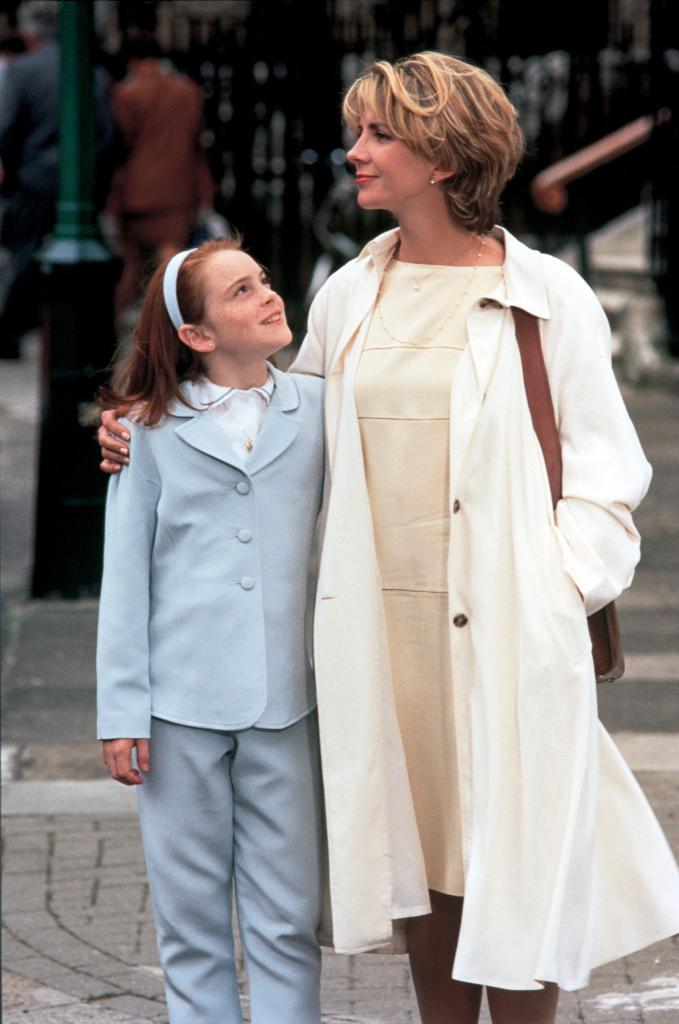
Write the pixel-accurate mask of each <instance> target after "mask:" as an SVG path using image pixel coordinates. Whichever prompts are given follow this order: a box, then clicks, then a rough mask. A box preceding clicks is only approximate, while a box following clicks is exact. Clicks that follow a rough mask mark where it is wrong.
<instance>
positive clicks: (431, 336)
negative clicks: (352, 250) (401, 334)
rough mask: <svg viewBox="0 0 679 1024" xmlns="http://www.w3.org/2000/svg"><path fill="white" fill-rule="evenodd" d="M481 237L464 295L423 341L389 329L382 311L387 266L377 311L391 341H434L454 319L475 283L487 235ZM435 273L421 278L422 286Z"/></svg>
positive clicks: (393, 254)
mask: <svg viewBox="0 0 679 1024" xmlns="http://www.w3.org/2000/svg"><path fill="white" fill-rule="evenodd" d="M477 237H478V236H477ZM480 237H481V244H480V246H479V251H478V252H477V254H476V261H475V263H474V266H473V267H472V272H471V274H470V275H469V279H468V281H467V284H466V286H465V289H464V291H463V292H462V295H461V296H460V298H459V299H458V301H457V302H456V303H455V305H454V306H453V308H452V309H451V311H450V313H448V315H447V316H446V317H444V319H443V320H442V321H441V323H440V324H438V325H437V326H436V327H435V328H434V330H433V331H432V332H431V334H428V335H426V336H425V337H424V338H423V339H422V341H414V342H413V341H405V340H404V339H403V338H397V337H396V335H395V334H393V333H392V331H391V330H390V329H389V326H388V324H387V323H386V321H385V319H384V315H383V313H382V291H383V288H384V282H385V279H386V270H387V268H386V267H385V271H384V273H383V274H382V280H381V282H380V289H379V292H378V293H377V301H376V303H375V312H376V313H377V316H378V318H379V321H380V323H381V324H382V329H383V330H384V333H385V334H386V335H387V337H388V338H390V339H391V341H395V342H396V344H397V345H409V346H411V347H413V346H418V345H423V344H425V343H426V342H429V341H432V340H433V339H434V338H435V337H436V335H437V334H438V333H439V331H442V330H443V328H444V327H445V326H446V324H447V323H448V322H449V321H450V320H452V318H453V317H454V316H455V314H456V313H457V311H458V309H459V308H460V306H461V305H462V303H463V302H464V300H465V299H466V297H467V295H468V294H469V290H470V289H471V286H472V284H473V283H474V278H475V277H476V271H477V270H478V266H479V261H480V259H481V253H482V252H483V247H484V246H485V244H486V236H485V235H481V236H480ZM397 251H398V250H397V249H394V251H393V252H392V254H391V260H390V262H391V261H393V259H394V257H395V255H396V252H397ZM441 265H442V266H446V264H441ZM434 269H438V268H434ZM433 273H434V271H433V270H431V271H430V272H429V273H428V274H427V275H426V276H425V277H423V278H420V282H419V284H420V286H421V285H422V282H423V281H425V280H426V278H427V277H430V276H431V274H433ZM415 291H419V287H416V288H415Z"/></svg>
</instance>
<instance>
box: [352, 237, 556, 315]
mask: <svg viewBox="0 0 679 1024" xmlns="http://www.w3.org/2000/svg"><path fill="white" fill-rule="evenodd" d="M493 233H494V234H495V236H496V237H498V236H499V237H501V238H502V240H503V241H504V246H505V261H504V264H503V270H504V289H503V288H502V287H500V288H499V289H498V291H497V292H494V293H493V294H491V295H489V296H488V298H491V299H495V300H496V301H497V302H499V303H500V305H502V306H518V308H519V309H525V311H526V312H527V313H532V314H533V316H537V317H539V318H540V319H541V320H549V318H550V309H549V295H548V292H547V282H546V280H545V273H544V270H543V265H542V254H541V253H540V252H538V251H537V250H535V249H529V248H528V246H527V245H524V244H523V242H520V241H519V240H518V238H515V237H514V235H512V234H511V233H510V232H509V231H507V230H506V228H501V227H496V228H494V229H493ZM398 238H399V229H398V228H391V230H389V231H385V232H384V233H383V234H381V235H378V236H377V238H373V239H372V241H370V242H368V244H367V245H366V246H365V247H364V248H363V249H362V250H361V252H360V253H359V254H358V256H357V260H363V259H367V260H371V261H372V263H373V264H374V266H375V267H376V268H377V270H378V272H379V273H380V274H381V273H382V271H383V270H384V268H385V267H386V265H387V263H388V261H389V258H390V256H391V254H392V252H393V251H394V248H395V247H396V243H397V242H398Z"/></svg>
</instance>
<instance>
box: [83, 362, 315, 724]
mask: <svg viewBox="0 0 679 1024" xmlns="http://www.w3.org/2000/svg"><path fill="white" fill-rule="evenodd" d="M272 373H273V375H274V379H275V384H276V387H275V390H274V392H273V395H272V398H271V404H270V406H269V410H268V412H267V415H266V418H265V420H264V423H263V426H262V429H261V431H260V433H259V434H258V436H257V439H256V441H255V447H254V450H253V451H252V452H251V454H250V455H249V456H247V458H245V459H244V461H243V462H240V461H239V459H238V456H236V455H235V454H234V453H233V449H232V447H231V445H230V444H229V442H228V440H227V438H226V437H225V435H224V434H223V432H222V431H221V430H220V428H219V426H218V424H217V423H216V422H215V421H214V419H213V417H211V416H209V415H208V414H206V413H204V412H196V411H193V410H191V409H189V408H187V407H186V406H184V405H182V403H181V402H176V403H175V404H174V405H173V406H172V408H171V409H170V414H169V415H168V416H167V418H166V419H165V420H164V421H163V422H162V423H161V424H160V425H159V426H157V427H153V428H148V427H143V426H140V425H139V424H134V423H130V424H128V426H129V429H130V432H131V434H132V443H131V446H130V448H131V453H130V464H129V466H128V467H126V468H125V469H123V470H122V472H121V473H120V474H119V475H118V476H115V477H112V478H111V481H110V484H109V491H108V498H107V503H106V538H105V545H104V574H103V581H102V589H101V601H100V607H99V627H98V642H97V695H98V700H97V705H98V707H97V712H98V713H97V734H98V736H99V738H100V739H114V738H120V737H127V738H146V737H148V736H149V731H150V725H151V716H152V715H155V716H157V717H158V718H163V719H166V720H167V721H170V722H177V723H179V724H182V725H191V726H197V727H201V728H212V729H223V730H234V729H244V728H247V727H249V726H253V725H257V726H259V727H261V728H271V729H280V728H284V727H285V726H287V725H290V724H292V723H293V722H295V721H297V720H298V719H299V718H301V717H302V716H303V715H305V714H306V713H308V712H309V711H310V710H311V709H312V708H313V707H314V704H315V695H314V683H313V675H312V671H311V667H310V664H309V658H308V655H307V645H306V638H305V607H306V603H307V598H308V588H309V566H310V559H311V553H312V548H313V545H314V537H315V528H316V520H317V516H318V512H319V508H320V502H321V491H322V477H323V422H322V416H323V413H322V408H323V381H322V380H320V379H318V378H315V377H309V376H302V375H299V374H283V373H280V372H279V371H278V370H275V369H273V368H272Z"/></svg>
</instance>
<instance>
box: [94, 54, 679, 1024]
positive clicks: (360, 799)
mask: <svg viewBox="0 0 679 1024" xmlns="http://www.w3.org/2000/svg"><path fill="white" fill-rule="evenodd" d="M344 116H345V119H346V121H347V124H348V125H349V127H350V128H351V129H352V131H354V133H355V136H356V140H355V143H354V145H353V146H352V148H351V150H350V151H349V153H348V159H349V160H350V161H351V163H352V164H353V165H354V167H355V170H356V183H357V187H358V202H359V204H360V205H361V206H362V207H363V208H364V209H384V210H388V211H390V212H391V213H392V214H393V215H394V216H395V217H396V219H397V221H398V227H397V228H395V229H393V230H392V231H389V232H387V233H385V234H384V235H381V236H380V237H378V238H376V239H374V240H373V241H372V242H371V243H369V244H368V245H367V246H366V248H365V249H364V250H363V252H362V253H360V255H359V256H358V257H357V258H356V259H355V260H352V261H351V262H350V263H348V264H347V265H346V266H345V267H344V268H342V269H341V270H340V271H338V272H337V273H336V274H334V275H333V276H332V277H331V278H330V279H329V281H328V282H327V284H326V285H325V286H324V287H323V289H322V290H321V291H320V292H319V294H318V296H317V297H316V299H315V301H314V303H313V306H312V309H311V313H310V318H309V333H308V335H307V338H306V339H305V341H304V344H303V345H302V348H301V350H300V353H299V356H298V358H297V360H296V361H295V363H294V365H293V368H294V370H296V371H297V372H301V373H308V374H314V375H317V376H323V377H326V378H327V386H326V431H327V446H328V474H327V479H326V497H325V503H324V512H323V522H324V536H323V550H322V557H321V564H320V574H319V582H318V592H317V600H316V614H315V659H316V679H317V689H318V708H319V724H320V734H321V747H322V765H323V778H324V789H325V800H326V813H327V828H328V849H329V891H330V897H331V903H332V936H333V943H334V946H335V948H336V949H337V950H339V951H341V952H347V953H356V952H361V951H364V950H371V949H382V950H384V949H392V950H394V951H399V950H404V949H406V948H407V949H408V952H409V954H410V962H411V966H412V972H413V979H414V983H415V989H416V992H417V997H418V1001H419V1006H420V1011H421V1015H422V1020H423V1021H424V1022H425V1024H440V1022H444V1021H445V1022H450V1021H453V1020H454V1021H455V1022H456V1024H474V1022H476V1021H477V1019H478V1015H479V1007H480V1001H481V995H482V989H483V987H484V986H485V987H487V992H488V1000H489V1004H490V1011H491V1015H492V1019H493V1021H494V1024H513V1022H518V1021H521V1022H522V1024H530V1022H532V1024H550V1022H553V1021H554V1019H555V1014H556V1005H557V998H558V990H559V988H563V989H577V988H581V987H583V986H585V985H586V984H587V981H588V978H589V973H590V970H591V969H592V968H593V967H595V966H597V965H599V964H602V963H605V962H607V961H609V960H613V959H615V958H617V957H619V956H623V955H626V954H628V953H631V952H632V951H634V950H635V949H638V948H640V947H642V946H644V945H646V944H648V943H651V942H654V941H656V940H659V939H662V938H664V937H667V936H669V935H671V934H672V933H673V932H675V931H677V930H678V929H679V873H678V872H677V868H676V864H675V862H674V859H673V857H672V855H671V852H670V850H669V847H668V844H667V842H666V840H665V838H664V836H663V835H662V832H661V830H660V828H659V826H658V824H657V821H656V819H655V818H654V816H653V813H652V811H651V809H650V807H649V805H648V803H647V802H646V800H645V798H644V796H643V794H642V793H641V791H640V789H639V787H638V786H637V784H636V782H635V780H634V778H633V776H632V774H631V772H630V771H629V769H628V767H627V766H626V765H625V763H624V762H623V761H622V759H621V757H620V755H619V754H618V752H617V750H616V748H615V747H614V746H613V743H612V742H611V740H610V738H609V737H608V735H607V734H606V732H605V731H604V730H603V728H602V727H601V725H600V724H599V723H598V721H597V710H596V688H595V679H594V670H593V666H592V660H591V653H590V644H589V636H588V630H587V624H586V615H587V614H590V613H591V612H593V611H595V610H596V609H597V608H600V607H602V606H603V605H605V604H606V603H607V602H608V601H610V600H611V599H613V598H615V597H617V596H618V594H620V593H621V591H622V590H623V589H624V588H625V587H627V586H629V584H630V582H631V579H632V575H633V572H634V567H635V565H636V563H637V561H638V559H639V536H638V533H637V531H636V530H635V527H634V524H633V521H632V515H631V513H632V511H633V510H634V508H635V507H636V506H637V504H638V503H639V502H640V501H641V499H642V498H643V496H644V494H645V492H646V490H647V488H648V485H649V481H650V475H651V473H650V467H649V466H648V463H647V462H646V460H645V458H644V456H643V453H642V451H641V448H640V445H639V441H638V438H637V436H636V433H635V431H634V428H633V426H632V424H631V422H630V420H629V417H628V415H627V413H626V411H625V408H624V405H623V402H622V399H621V396H620V392H619V390H618V387H617V385H616V382H615V379H614V376H613V374H612V371H611V365H610V339H609V331H608V326H607V323H606V318H605V316H604V314H603V312H602V310H601V307H600V305H599V303H598V302H597V300H596V298H595V296H594V295H593V293H592V292H591V290H590V289H589V288H588V286H587V285H586V284H585V283H584V281H582V280H581V278H580V277H579V276H578V275H577V274H576V273H575V272H574V271H573V270H571V269H570V268H569V267H568V266H566V265H564V264H563V263H560V262H559V261H558V260H556V259H553V258H552V257H549V256H544V255H542V254H540V253H538V252H534V251H532V250H530V249H528V248H526V247H525V246H524V245H522V244H521V243H520V242H519V241H517V240H516V239H515V238H513V237H512V236H511V235H510V234H509V233H508V232H506V231H503V230H502V229H498V228H494V227H493V225H494V223H495V220H496V217H497V212H498V202H499V198H500V194H501V192H502V189H503V187H504V185H505V183H506V182H507V180H508V179H509V178H510V177H511V175H512V174H513V172H514V170H515V168H516V165H517V163H518V160H519V158H520V156H521V152H522V147H523V143H522V137H521V132H520V129H519V127H518V124H517V120H516V114H515V111H514V109H513V107H512V106H511V104H510V103H509V101H508V100H507V98H506V97H505V95H504V93H503V91H502V89H501V88H500V87H499V86H498V85H497V84H496V83H495V82H494V81H493V79H492V78H491V77H490V76H489V75H487V74H486V73H485V72H483V71H482V70H480V69H478V68H476V67H474V66H472V65H470V64H468V63H466V62H464V61H460V60H457V59H455V58H452V57H448V56H445V55H443V54H436V53H421V54H416V55H414V56H412V57H409V58H407V59H405V60H402V61H399V62H397V63H396V64H393V65H392V64H389V63H387V62H379V63H377V64H375V65H373V66H372V67H370V68H369V69H368V70H367V71H366V72H365V73H364V74H363V75H362V76H361V77H360V78H359V79H358V81H357V82H355V83H354V85H353V86H352V87H351V88H350V90H349V92H348V94H347V96H346V99H345V103H344ZM511 307H516V308H518V309H521V310H524V311H525V312H527V313H529V314H531V315H533V316H534V317H537V318H538V319H539V324H540V333H541V343H542V350H543V354H544V359H545V363H546V368H547V374H548V379H549V387H550V391H551V395H552V399H553V402H554V406H555V413H556V420H557V424H558V428H559V434H560V441H561V447H562V455H563V498H562V499H561V500H560V501H559V503H558V505H557V507H556V510H555V511H553V509H552V504H551V499H550V489H549V483H548V478H547V474H546V471H545V464H544V460H543V457H542V452H541V450H540V447H539V445H538V442H537V439H536V436H535V433H534V431H533V427H532V422H531V417H530V412H529V409H528V404H527V400H526V392H525V387H524V382H523V377H522V370H521V360H520V356H519V350H518V347H517V341H516V336H515V329H514V321H513V317H512V313H511ZM105 426H106V427H108V428H109V433H113V434H115V432H116V428H115V423H114V421H113V420H112V419H108V420H107V421H105ZM101 436H102V439H105V438H106V430H105V428H102V434H101ZM118 436H120V435H119V433H118ZM112 444H113V443H112V442H110V437H109V441H108V443H107V445H105V448H104V455H105V457H107V458H108V459H109V460H110V461H109V462H108V463H107V466H108V468H109V470H110V469H112V468H113V464H114V462H115V461H116V460H118V459H119V458H121V457H122V455H123V454H124V452H123V453H122V454H121V455H118V454H117V452H116V449H118V448H119V447H120V446H119V445H118V444H117V443H116V444H115V445H114V446H113V447H112ZM123 448H124V446H123Z"/></svg>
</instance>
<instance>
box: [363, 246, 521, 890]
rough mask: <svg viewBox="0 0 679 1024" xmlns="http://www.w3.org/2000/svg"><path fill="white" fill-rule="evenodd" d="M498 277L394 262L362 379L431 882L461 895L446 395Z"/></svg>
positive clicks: (410, 761)
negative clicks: (469, 324) (479, 304)
mask: <svg viewBox="0 0 679 1024" xmlns="http://www.w3.org/2000/svg"><path fill="white" fill-rule="evenodd" d="M501 279H502V268H501V267H478V268H477V269H476V270H475V271H473V270H472V268H470V267H439V266H437V267H434V266H428V265H425V264H408V263H402V262H398V261H394V260H392V262H391V263H390V264H389V266H388V268H387V270H386V271H385V278H384V282H383V286H382V291H381V297H380V301H379V303H378V305H377V307H376V310H375V312H374V314H373V317H372V321H371V325H370V328H369V332H368V336H367V338H366V342H365V347H364V350H363V353H362V355H361V361H360V365H359V368H358V374H357V377H356V386H355V387H356V392H355V394H356V406H357V412H358V417H359V423H360V429H361V440H362V444H363V458H364V463H365V472H366V479H367V484H368V493H369V496H370V507H371V511H372V519H373V527H374V532H375V543H376V547H377V555H378V560H379V566H380V572H381V577H382V596H383V601H384V612H385V619H386V625H387V635H388V641H389V655H390V662H391V675H392V680H393V686H394V697H395V701H396V709H397V714H398V721H399V727H400V731H401V737H402V740H403V746H404V750H405V756H406V762H407V767H408V775H409V780H410V787H411V790H412V794H413V802H414V805H415V814H416V818H417V825H418V829H419V833H420V839H421V843H422V849H423V852H424V859H425V864H426V869H427V882H428V886H429V888H430V889H434V890H436V891H437V892H442V893H448V894H449V895H453V896H461V895H463V893H464V874H463V868H462V846H461V828H460V809H459V797H458V782H457V777H458V776H457V763H456V750H455V731H454V722H453V694H452V683H451V671H454V670H455V669H454V666H452V669H451V664H450V648H449V627H448V618H449V615H448V593H447V562H448V534H449V515H450V511H451V510H450V508H449V487H448V464H449V451H448V448H449V424H448V421H449V411H450V393H451V386H452V381H453V376H454V374H455V369H456V367H457V364H458V362H459V360H460V358H461V356H462V353H463V351H464V348H465V345H466V343H467V336H466V317H467V313H468V311H469V308H470V307H471V305H472V304H473V303H474V302H475V301H476V300H477V299H479V298H480V297H481V296H482V295H487V294H489V293H490V292H492V291H494V290H495V289H496V288H497V286H498V284H499V283H500V281H501ZM416 286H417V287H416ZM451 313H452V315H450V314H451Z"/></svg>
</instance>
